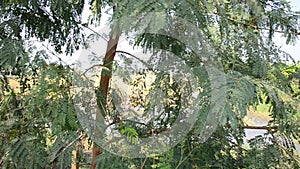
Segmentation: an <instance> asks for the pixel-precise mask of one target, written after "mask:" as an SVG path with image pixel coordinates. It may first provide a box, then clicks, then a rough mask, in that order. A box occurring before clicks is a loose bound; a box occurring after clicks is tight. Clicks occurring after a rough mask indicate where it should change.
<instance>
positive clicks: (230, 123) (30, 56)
mask: <svg viewBox="0 0 300 169" xmlns="http://www.w3.org/2000/svg"><path fill="white" fill-rule="evenodd" d="M88 4H90V5H91V10H90V11H89V12H91V18H90V22H89V23H90V24H94V25H99V24H100V23H99V21H100V17H101V11H102V10H103V8H105V7H107V6H108V7H110V8H114V11H113V12H114V13H113V15H112V20H113V21H114V19H118V18H120V17H122V16H128V15H129V16H136V15H138V14H144V13H147V12H152V11H158V12H161V14H160V15H159V16H157V17H158V18H156V19H159V23H161V24H160V25H151V24H149V25H147V26H145V28H146V29H153V27H155V29H157V30H158V31H162V28H166V30H164V31H166V32H168V31H169V32H172V33H176V34H178V35H184V34H188V33H189V32H188V30H189V29H188V27H189V25H179V24H175V25H174V24H168V23H171V21H172V20H171V19H170V18H172V17H174V16H178V17H181V18H183V19H185V20H187V21H189V22H190V23H191V24H194V25H196V26H197V29H198V30H199V31H200V32H201V33H203V35H205V36H206V38H207V39H208V40H207V42H205V43H208V44H211V46H212V47H213V48H214V49H215V50H216V52H215V54H216V58H217V59H219V60H220V61H221V62H222V64H223V67H224V71H225V73H226V81H227V83H226V100H225V101H226V103H225V109H224V112H222V113H223V116H222V121H221V123H220V124H218V128H217V129H216V131H215V132H214V133H213V134H212V135H211V136H210V137H209V138H208V140H207V141H206V142H203V138H201V132H202V131H203V128H202V126H203V125H204V124H205V119H206V117H207V115H208V112H209V107H210V106H213V104H214V103H210V102H209V98H210V97H211V96H210V95H209V93H210V91H212V90H214V89H213V88H212V86H211V85H209V83H210V82H209V80H210V79H209V76H208V74H207V72H205V71H206V70H205V66H204V65H205V64H207V62H206V61H205V59H207V58H208V57H210V56H211V55H212V54H211V53H210V52H211V51H209V50H208V51H205V50H201V56H198V55H197V52H198V51H191V50H190V48H189V46H188V44H184V42H181V41H180V40H178V39H174V38H171V37H168V36H166V35H165V34H161V35H155V34H151V33H145V34H141V35H140V36H138V37H136V39H134V44H135V45H136V46H141V47H143V48H144V50H151V51H153V52H154V54H157V53H158V51H160V50H167V51H169V52H172V53H174V54H176V55H178V56H180V59H182V60H184V61H185V63H186V64H187V65H188V66H190V68H191V70H192V72H193V73H194V75H195V77H196V79H197V82H198V83H199V86H200V88H201V90H203V92H202V93H201V96H202V98H201V101H202V102H201V105H200V104H199V105H197V106H199V107H201V109H200V111H199V112H198V121H197V122H196V125H195V126H194V128H193V129H192V130H191V131H190V133H189V134H188V135H187V136H186V137H185V138H184V139H183V140H182V141H181V142H180V143H179V144H178V145H176V146H175V147H173V148H172V149H170V150H169V151H168V152H166V153H164V154H159V155H153V156H149V157H146V158H144V159H131V158H127V157H119V156H117V155H114V154H110V153H109V152H106V151H103V152H102V154H101V155H100V156H98V157H97V166H98V168H101V169H102V168H105V169H108V168H163V169H173V168H178V169H179V168H195V169H198V168H299V167H300V166H299V165H300V162H299V154H298V153H297V152H296V150H295V142H297V141H298V142H299V140H300V136H299V133H300V131H299V130H300V126H299V124H300V112H299V110H300V108H299V99H300V88H299V86H300V84H299V83H300V71H299V70H300V67H299V63H298V65H295V64H294V63H293V64H288V63H286V62H285V61H283V59H282V58H289V56H288V54H286V53H284V52H283V51H281V50H280V49H279V48H278V47H277V46H276V45H275V44H274V43H273V42H272V40H273V39H272V38H273V36H274V33H275V32H278V33H282V34H283V35H284V36H285V37H286V42H287V43H295V42H296V41H295V40H296V38H297V34H299V30H297V29H298V27H299V15H297V14H296V13H294V12H293V11H291V9H290V6H289V4H288V3H287V2H286V1H283V0H276V1H269V0H265V1H241V0H233V1H230V2H229V1H227V0H219V1H216V0H201V1H194V0H187V1H179V0H176V1H169V0H167V1H166V0H159V1H152V0H150V1H149V0H148V1H144V0H142V1H128V0H125V1H124V0H122V1H119V0H116V1H101V0H91V1H89V2H88ZM83 6H84V1H83V0H72V1H56V0H51V1H43V0H33V1H18V0H5V1H2V3H1V4H0V49H1V50H0V59H1V60H0V71H1V75H0V87H1V92H0V103H1V105H0V133H1V135H0V138H1V139H0V154H1V155H0V167H2V168H70V165H71V163H72V154H71V152H72V150H75V149H76V150H78V151H82V149H81V148H78V146H77V145H80V144H81V143H80V142H79V140H80V139H81V138H82V135H81V132H80V131H81V130H82V128H81V126H80V125H79V123H78V119H77V116H76V112H75V109H74V106H73V100H72V97H73V95H72V93H71V91H70V90H71V88H72V85H71V82H72V80H73V79H72V70H71V68H70V67H68V66H67V65H61V64H58V63H52V64H47V63H48V56H47V53H46V52H45V51H38V49H37V48H35V47H34V46H33V45H32V44H30V43H29V42H30V39H31V38H36V39H38V40H41V41H49V42H50V44H51V45H53V46H54V49H55V51H56V52H58V53H64V54H71V53H73V52H74V50H76V49H78V48H79V47H80V45H82V44H85V41H84V37H85V36H84V32H83V28H84V27H86V26H87V25H88V24H87V23H84V21H82V18H81V15H82V12H83ZM122 24H124V25H122V26H123V27H122V28H123V29H124V30H122V31H124V32H125V33H127V32H129V31H130V30H131V29H132V28H133V27H134V26H135V25H137V24H143V23H139V21H138V20H137V21H136V22H134V23H129V22H128V23H122ZM147 24H148V23H147ZM162 33H163V32H162ZM184 37H186V38H187V39H189V38H192V36H191V35H189V34H188V36H184ZM201 44H203V42H201ZM162 56H163V55H162ZM153 57H155V55H154V56H153ZM160 59H164V58H163V57H161V58H160ZM290 59H291V60H292V58H290ZM127 61H128V63H127V64H128V65H127V66H130V59H129V60H127ZM8 70H12V71H14V72H16V74H17V75H16V76H15V77H14V78H15V81H16V82H17V84H18V86H20V87H19V89H16V88H15V87H14V86H12V84H11V79H12V77H8V76H7V75H5V73H4V72H5V71H8ZM152 71H153V72H154V70H152ZM123 73H124V72H123ZM154 73H156V74H155V80H154V83H153V84H151V85H150V87H149V89H148V88H147V87H145V86H146V85H145V79H146V73H144V74H143V73H141V74H140V75H139V76H137V78H136V80H135V81H133V82H132V83H131V85H132V86H134V87H133V88H132V97H131V102H132V106H133V107H138V106H139V107H142V108H143V109H145V110H149V109H150V108H151V106H153V105H154V104H156V102H155V100H156V98H154V97H153V96H151V95H150V94H149V91H148V90H152V91H157V90H161V91H162V94H163V95H165V96H167V98H166V103H167V104H165V106H164V107H163V108H162V110H163V113H162V114H160V115H159V116H157V117H155V118H152V119H151V120H150V121H149V122H148V123H147V124H141V123H137V122H135V121H133V120H130V119H119V120H118V121H116V119H118V118H117V117H118V116H121V113H122V112H118V111H117V109H116V106H118V105H112V106H111V105H109V106H111V107H109V106H108V108H109V109H110V110H111V114H108V116H110V119H113V120H115V121H114V122H115V126H116V127H115V130H118V131H119V132H120V133H121V134H122V135H124V136H126V138H127V139H128V141H129V142H131V143H132V144H135V143H136V142H137V140H138V139H139V138H145V137H149V136H152V135H155V134H159V133H160V132H162V131H164V130H165V129H166V128H167V127H169V126H171V125H172V124H173V123H174V121H175V120H176V119H177V118H178V114H179V113H178V112H179V110H180V108H181V104H182V103H181V97H182V93H181V89H182V86H181V85H180V83H177V82H174V83H171V82H170V81H171V76H170V74H166V73H161V72H154ZM124 76H128V75H126V72H125V73H124ZM124 79H125V80H128V78H127V79H126V78H124ZM143 86H144V87H143ZM199 90H200V89H199ZM114 92H117V91H111V92H110V96H109V99H115V100H116V101H121V100H122V97H121V96H118V95H116V94H114ZM141 97H142V98H143V99H139V98H141ZM109 101H110V100H109ZM109 101H108V103H109ZM262 104H264V105H267V106H268V109H266V110H265V111H266V112H265V113H268V114H270V117H271V121H269V122H268V125H267V126H265V127H266V128H265V129H266V131H267V132H266V134H264V135H262V136H257V137H255V138H253V139H251V140H249V142H248V146H247V141H246V140H245V139H244V136H245V128H247V127H248V126H245V124H244V121H243V118H244V117H245V116H246V115H247V111H248V109H249V107H254V108H255V107H256V110H261V109H260V108H257V107H261V106H262ZM114 118H115V119H114Z"/></svg>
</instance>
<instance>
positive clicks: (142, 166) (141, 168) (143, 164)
mask: <svg viewBox="0 0 300 169" xmlns="http://www.w3.org/2000/svg"><path fill="white" fill-rule="evenodd" d="M146 161H147V157H146V158H145V160H144V162H143V163H142V165H141V167H140V169H143V168H144V166H145V164H146Z"/></svg>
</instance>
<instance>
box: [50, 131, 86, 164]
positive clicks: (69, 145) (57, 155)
mask: <svg viewBox="0 0 300 169" xmlns="http://www.w3.org/2000/svg"><path fill="white" fill-rule="evenodd" d="M82 136H83V132H81V134H80V135H79V136H78V137H77V138H76V139H75V140H73V141H72V142H71V143H69V144H68V145H67V146H66V147H65V148H63V149H62V150H61V151H60V152H59V153H57V154H56V156H55V158H54V159H53V160H52V161H51V162H53V161H55V160H56V159H57V158H58V157H59V156H60V155H61V154H62V153H63V152H65V151H66V150H67V149H68V148H70V147H71V146H72V145H73V144H74V143H75V142H76V141H77V140H79V139H80V138H81V137H82Z"/></svg>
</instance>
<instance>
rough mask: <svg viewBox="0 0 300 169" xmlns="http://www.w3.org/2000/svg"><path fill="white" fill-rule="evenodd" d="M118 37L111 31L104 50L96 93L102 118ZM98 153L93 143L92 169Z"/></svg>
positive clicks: (116, 31) (115, 32)
mask: <svg viewBox="0 0 300 169" xmlns="http://www.w3.org/2000/svg"><path fill="white" fill-rule="evenodd" d="M119 36H120V35H119V30H113V29H112V31H111V35H110V38H109V41H108V44H107V48H106V54H105V57H104V59H103V67H105V69H102V70H101V79H100V84H99V87H98V89H97V91H96V95H97V103H98V107H99V108H100V110H101V114H102V116H105V114H106V113H105V112H106V110H105V106H106V100H107V94H108V88H109V82H110V79H111V73H112V72H111V70H112V64H113V61H114V57H115V55H116V49H117V46H118V42H119ZM106 68H107V69H106ZM102 105H103V106H102ZM97 116H99V115H98V114H96V121H97V119H99V118H97ZM100 153H101V152H100V147H99V146H98V145H96V144H95V143H93V152H92V166H91V168H92V169H95V168H96V164H95V159H96V157H97V156H98V155H99V154H100Z"/></svg>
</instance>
